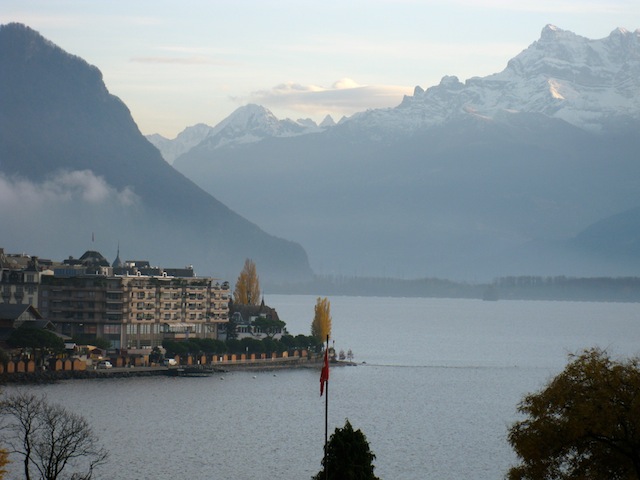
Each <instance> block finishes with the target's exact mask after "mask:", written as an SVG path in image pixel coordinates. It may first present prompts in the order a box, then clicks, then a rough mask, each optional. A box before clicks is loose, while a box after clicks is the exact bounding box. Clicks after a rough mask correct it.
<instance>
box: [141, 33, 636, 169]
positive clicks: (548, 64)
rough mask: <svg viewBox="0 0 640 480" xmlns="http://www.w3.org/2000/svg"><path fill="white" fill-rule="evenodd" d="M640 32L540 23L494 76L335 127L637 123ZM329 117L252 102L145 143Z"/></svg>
mask: <svg viewBox="0 0 640 480" xmlns="http://www.w3.org/2000/svg"><path fill="white" fill-rule="evenodd" d="M638 92H640V29H638V30H636V31H634V32H630V31H627V30H625V29H623V28H617V29H615V30H613V31H612V32H611V34H610V35H609V36H608V37H606V38H603V39H598V40H591V39H588V38H585V37H581V36H579V35H576V34H574V33H572V32H569V31H566V30H562V29H560V28H558V27H556V26H553V25H547V26H546V27H544V29H543V30H542V33H541V36H540V39H539V40H537V41H536V42H534V43H533V44H532V45H530V46H529V47H528V48H527V49H525V50H524V51H523V52H522V53H520V54H519V55H517V56H516V57H515V58H513V59H511V60H510V61H509V62H508V64H507V67H506V68H505V69H504V70H503V71H502V72H499V73H495V74H493V75H489V76H486V77H473V78H470V79H468V80H466V81H465V82H464V83H462V82H461V81H460V80H459V79H458V78H457V77H455V76H445V77H443V78H442V80H441V82H440V84H439V85H436V86H433V87H430V88H428V89H427V90H424V89H422V88H421V87H419V86H417V87H416V88H415V90H414V94H413V96H411V97H409V96H407V97H405V98H404V99H403V101H402V103H401V104H400V105H399V106H397V107H395V108H386V109H372V110H367V111H365V112H361V113H357V114H355V115H353V116H351V117H350V118H346V119H343V120H342V121H341V122H340V123H341V124H345V125H348V126H349V128H352V129H354V130H357V131H359V132H361V133H362V134H365V135H366V134H367V132H368V134H369V135H370V136H371V137H372V138H375V137H377V136H380V135H382V136H389V135H406V134H411V133H413V132H415V131H417V130H419V129H424V128H428V127H431V126H434V125H442V124H444V123H446V122H448V121H452V120H459V119H461V118H463V117H465V116H478V117H481V118H491V119H499V118H500V115H501V114H503V113H512V112H526V113H539V114H542V115H545V116H547V117H550V118H556V119H560V120H564V121H566V122H568V123H570V124H571V125H574V126H576V127H579V128H581V129H585V130H589V131H600V130H601V129H602V128H603V125H604V124H605V123H607V122H609V121H610V120H611V118H612V117H630V118H635V119H637V118H640V95H639V94H638ZM334 125H335V123H334V122H333V120H332V119H331V118H330V117H329V118H328V119H326V120H325V121H324V122H322V123H321V124H320V125H316V124H315V123H314V122H313V121H312V120H309V119H307V120H297V121H294V120H290V119H285V120H278V119H277V118H276V117H275V116H274V115H273V113H271V112H270V111H269V110H268V109H266V108H264V107H262V106H259V105H247V106H244V107H240V108H238V109H237V110H236V111H234V112H233V113H232V114H231V115H230V116H229V117H227V118H226V119H225V120H223V121H222V122H220V123H219V124H218V125H216V126H215V127H207V126H206V125H203V124H199V125H196V126H193V127H188V128H187V129H185V130H184V131H183V132H182V133H180V134H179V135H178V137H177V138H175V139H174V140H169V139H166V138H164V137H162V136H160V135H158V134H154V135H149V136H148V137H147V138H148V139H149V140H150V141H151V142H152V143H153V144H154V145H155V146H156V147H157V148H158V149H159V150H160V151H161V153H162V154H163V156H164V158H165V159H166V160H167V161H168V162H169V163H173V161H174V160H175V159H176V158H177V157H179V156H180V155H181V154H183V153H186V152H187V151H189V150H190V149H191V148H193V147H195V146H197V145H198V144H200V143H202V145H201V146H200V148H206V149H209V150H213V149H216V148H219V147H224V146H228V145H233V144H242V143H250V142H257V141H260V140H263V139H264V138H269V137H287V136H295V135H305V134H307V133H318V132H320V131H323V130H326V129H327V128H330V127H332V126H334Z"/></svg>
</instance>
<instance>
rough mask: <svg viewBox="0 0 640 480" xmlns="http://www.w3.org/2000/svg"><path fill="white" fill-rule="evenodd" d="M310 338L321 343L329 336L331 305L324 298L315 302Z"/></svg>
mask: <svg viewBox="0 0 640 480" xmlns="http://www.w3.org/2000/svg"><path fill="white" fill-rule="evenodd" d="M311 336H312V337H315V338H317V339H318V340H320V341H321V342H324V341H326V340H327V336H331V304H330V303H329V300H328V299H327V298H326V297H325V298H320V297H318V300H317V301H316V306H315V315H314V316H313V322H311Z"/></svg>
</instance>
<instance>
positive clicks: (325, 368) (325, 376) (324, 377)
mask: <svg viewBox="0 0 640 480" xmlns="http://www.w3.org/2000/svg"><path fill="white" fill-rule="evenodd" d="M328 381H329V349H328V348H325V350H324V364H323V365H322V372H321V373H320V396H322V394H323V393H324V386H325V385H326V384H327V382H328Z"/></svg>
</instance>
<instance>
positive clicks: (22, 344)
mask: <svg viewBox="0 0 640 480" xmlns="http://www.w3.org/2000/svg"><path fill="white" fill-rule="evenodd" d="M7 343H8V344H9V346H11V347H13V348H21V349H24V350H31V351H32V352H33V355H34V358H35V361H36V364H38V365H40V364H42V361H43V359H44V357H45V356H46V355H47V354H49V355H55V354H58V353H62V352H64V340H62V338H60V337H59V336H57V335H56V334H55V333H53V332H50V331H49V330H44V329H41V328H35V327H32V326H27V325H22V326H20V327H19V328H16V329H15V330H13V331H12V332H11V335H9V338H8V339H7ZM38 352H40V355H38Z"/></svg>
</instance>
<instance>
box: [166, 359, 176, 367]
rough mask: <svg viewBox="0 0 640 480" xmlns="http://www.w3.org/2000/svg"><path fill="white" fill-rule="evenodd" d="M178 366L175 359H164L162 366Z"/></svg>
mask: <svg viewBox="0 0 640 480" xmlns="http://www.w3.org/2000/svg"><path fill="white" fill-rule="evenodd" d="M177 364H178V362H176V360H175V358H165V359H164V366H165V367H175V366H176V365H177Z"/></svg>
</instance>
